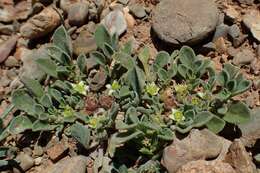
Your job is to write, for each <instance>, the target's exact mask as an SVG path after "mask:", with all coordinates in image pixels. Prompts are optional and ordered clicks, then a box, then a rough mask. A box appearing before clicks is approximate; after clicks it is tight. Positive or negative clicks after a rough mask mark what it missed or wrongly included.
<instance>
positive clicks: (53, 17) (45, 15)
mask: <svg viewBox="0 0 260 173" xmlns="http://www.w3.org/2000/svg"><path fill="white" fill-rule="evenodd" d="M59 24H60V16H59V14H58V13H57V11H55V10H54V9H53V8H51V7H48V8H45V9H44V10H43V11H41V12H40V13H39V14H37V15H35V16H33V17H32V18H30V19H29V20H28V21H27V22H26V23H25V24H24V25H22V27H21V28H20V32H21V35H22V36H23V37H26V38H28V39H35V38H39V37H42V36H45V35H46V34H48V33H50V32H52V31H53V30H54V29H55V28H56V27H57V26H58V25H59Z"/></svg>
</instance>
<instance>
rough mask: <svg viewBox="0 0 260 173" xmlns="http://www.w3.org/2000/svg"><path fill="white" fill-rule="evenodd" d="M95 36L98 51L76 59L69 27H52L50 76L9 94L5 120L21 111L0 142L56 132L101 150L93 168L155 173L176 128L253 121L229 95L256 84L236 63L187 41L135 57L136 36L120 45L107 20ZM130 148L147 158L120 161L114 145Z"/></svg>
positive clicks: (217, 127)
mask: <svg viewBox="0 0 260 173" xmlns="http://www.w3.org/2000/svg"><path fill="white" fill-rule="evenodd" d="M94 37H95V39H96V44H97V47H98V48H97V50H95V51H93V52H91V53H89V54H87V55H83V54H82V55H80V56H78V57H77V59H76V60H74V59H73V53H72V52H73V51H72V45H71V40H70V37H69V35H68V33H67V31H66V29H65V28H64V27H63V26H61V27H59V28H58V29H57V30H56V31H55V33H54V35H53V38H52V43H51V44H50V46H48V47H47V48H46V49H47V51H48V55H47V56H46V57H39V58H37V59H36V62H37V63H38V65H39V68H41V69H42V70H43V71H44V72H45V73H46V75H47V78H46V79H47V80H46V81H44V83H45V84H43V81H38V80H35V79H31V78H28V77H24V76H23V77H22V78H21V81H22V83H23V84H24V87H23V88H20V89H18V90H15V91H14V92H13V93H12V105H11V106H10V107H9V109H7V110H6V112H5V113H4V115H3V116H2V117H1V119H0V120H1V121H2V119H3V118H5V116H6V115H7V114H8V113H9V112H10V111H11V110H13V109H14V108H15V110H14V111H15V115H16V116H15V117H14V118H13V119H12V121H11V122H10V124H9V125H8V127H7V128H5V129H3V128H2V127H1V130H0V141H1V140H3V139H4V138H6V137H7V136H8V135H10V134H13V135H15V134H19V133H23V132H25V131H29V130H30V131H33V132H40V131H56V133H57V135H59V134H61V133H64V134H66V135H68V136H71V137H73V138H75V139H76V140H77V141H78V142H79V144H81V145H82V146H83V147H84V148H85V149H87V150H90V149H91V150H92V151H93V150H95V151H97V152H100V153H102V154H100V155H99V156H98V157H96V158H94V160H95V169H96V170H98V169H100V170H103V171H111V170H112V169H114V170H117V171H119V172H120V171H121V172H138V173H142V172H154V173H156V172H160V169H161V166H160V164H159V163H158V161H157V159H158V158H160V155H161V151H162V148H164V147H165V146H167V145H168V144H169V143H170V142H171V141H172V140H174V136H175V135H174V133H175V132H179V133H187V132H189V131H190V130H191V129H192V128H201V127H207V128H209V129H210V130H212V131H213V132H215V133H219V132H220V131H222V130H223V128H224V127H225V125H226V124H227V123H231V124H235V125H237V124H240V123H245V122H247V121H249V120H250V111H249V109H248V107H247V106H246V105H245V104H244V103H243V102H241V101H234V100H233V99H232V97H233V96H235V95H238V94H240V93H243V92H245V91H246V90H248V89H249V88H250V85H251V83H250V82H249V81H248V80H246V79H244V78H243V76H242V74H240V73H239V72H238V69H236V68H235V67H234V66H232V65H231V64H225V65H224V67H223V70H222V71H221V72H220V73H219V74H217V72H216V71H215V70H214V66H213V63H212V61H210V60H209V59H205V58H201V57H199V56H196V55H195V53H194V51H193V50H192V49H191V48H190V47H187V46H184V47H182V48H181V50H180V51H174V52H173V53H172V54H169V53H167V52H165V51H161V52H159V53H158V54H157V55H156V59H155V61H154V62H153V63H151V62H150V61H149V59H150V54H149V48H148V47H144V48H143V49H141V51H140V53H139V54H138V55H136V56H135V55H134V54H133V52H132V49H133V45H132V42H127V43H126V44H124V45H122V46H121V47H120V46H119V45H118V36H117V35H112V36H111V35H110V34H109V32H108V31H107V30H106V28H105V27H104V26H103V25H99V26H98V27H97V30H96V32H95V34H94ZM167 88H170V90H169V91H170V92H171V93H170V94H172V95H173V96H174V99H175V102H176V105H175V106H173V107H172V110H171V111H170V112H167V110H166V109H164V103H163V101H162V100H161V98H162V97H161V95H162V93H163V91H164V90H166V89H167ZM100 95H107V96H109V97H111V98H112V101H111V105H112V106H111V107H110V106H109V107H107V108H106V109H101V108H100V107H99V106H100V105H99V103H98V97H99V96H100ZM91 98H93V99H91ZM86 104H87V105H86ZM86 108H89V109H91V111H89V109H88V110H87V109H86ZM104 146H107V147H105V148H102V147H104ZM129 146H135V148H134V149H133V150H135V152H137V153H139V155H140V157H141V158H142V159H143V160H145V162H142V163H141V164H140V165H138V167H136V168H130V169H128V168H127V167H126V166H125V165H118V164H117V163H115V162H116V161H115V160H116V159H114V158H115V157H120V155H118V154H117V151H118V150H119V149H120V148H128V147H129ZM101 148H102V152H101V151H100V149H101Z"/></svg>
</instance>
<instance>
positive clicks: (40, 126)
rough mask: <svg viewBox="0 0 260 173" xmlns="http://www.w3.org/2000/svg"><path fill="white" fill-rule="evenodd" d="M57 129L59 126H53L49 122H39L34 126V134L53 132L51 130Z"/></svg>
mask: <svg viewBox="0 0 260 173" xmlns="http://www.w3.org/2000/svg"><path fill="white" fill-rule="evenodd" d="M56 127H58V126H57V125H51V124H49V123H48V122H44V121H39V120H37V121H35V122H34V123H33V125H32V131H33V132H37V131H51V130H54V129H55V128H56Z"/></svg>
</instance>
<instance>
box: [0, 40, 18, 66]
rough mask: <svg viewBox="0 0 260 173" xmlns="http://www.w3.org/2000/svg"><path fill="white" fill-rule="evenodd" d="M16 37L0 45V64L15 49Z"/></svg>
mask: <svg viewBox="0 0 260 173" xmlns="http://www.w3.org/2000/svg"><path fill="white" fill-rule="evenodd" d="M17 39H18V37H17V36H13V37H10V38H9V39H8V40H7V41H5V42H3V43H2V44H1V45H0V63H2V62H4V61H5V60H6V58H7V57H8V56H9V54H10V53H11V52H12V50H13V49H14V48H15V45H16V42H17Z"/></svg>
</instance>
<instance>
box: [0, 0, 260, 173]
mask: <svg viewBox="0 0 260 173" xmlns="http://www.w3.org/2000/svg"><path fill="white" fill-rule="evenodd" d="M100 22H101V23H103V24H104V25H105V26H106V27H107V28H108V29H109V32H110V33H117V34H118V35H120V43H125V42H126V41H128V40H133V41H134V45H135V46H134V49H135V51H138V50H139V49H140V48H141V47H143V46H144V45H148V46H149V49H150V52H151V56H152V57H151V59H153V58H154V57H155V54H156V53H157V52H158V51H159V50H167V51H169V52H171V51H173V50H175V49H178V48H180V47H181V46H182V45H190V46H192V47H193V48H194V50H195V51H196V53H198V54H201V55H203V56H206V57H209V58H211V59H212V60H213V61H214V62H215V64H216V68H217V69H218V70H220V69H221V68H222V64H223V63H225V62H231V63H233V64H234V65H236V66H238V67H240V70H241V72H243V74H244V75H245V76H246V78H247V79H250V80H251V81H252V82H253V85H252V87H251V89H250V90H249V91H247V92H246V93H245V94H243V95H242V96H239V97H237V98H236V99H243V100H245V102H246V103H247V104H248V105H249V107H250V108H252V109H253V110H255V111H254V112H255V117H256V118H255V121H253V122H252V123H250V124H246V125H244V126H241V132H240V133H241V134H240V136H239V137H237V136H236V137H228V138H227V139H224V138H222V137H219V136H216V135H214V134H212V133H211V132H209V131H207V130H202V131H199V130H193V131H192V132H191V133H190V134H189V136H187V137H186V138H184V139H181V140H176V141H174V142H173V144H172V145H170V146H168V147H167V148H166V149H165V150H164V152H165V153H164V156H163V158H162V164H163V165H164V166H165V168H166V169H167V170H168V172H169V173H175V172H177V173H193V172H194V173H209V172H214V173H224V172H225V173H257V167H259V164H258V163H257V162H256V160H253V158H252V156H254V155H255V154H257V153H260V147H259V140H258V139H259V138H260V126H259V123H260V118H259V117H260V114H259V106H260V96H259V94H260V44H259V43H260V1H259V0H255V1H254V0H215V2H213V1H211V0H0V74H1V75H0V113H1V112H3V111H4V110H5V109H6V108H7V106H8V105H9V104H10V94H11V92H12V91H13V90H15V89H17V88H19V87H20V86H21V82H20V80H19V77H20V76H23V75H24V76H29V77H32V78H34V79H42V78H43V77H44V76H43V75H44V74H43V73H42V72H41V71H40V70H39V69H38V67H37V65H36V64H35V62H34V61H33V60H34V59H35V58H38V57H40V56H41V55H42V54H43V52H42V51H41V50H42V47H44V46H46V45H47V44H48V42H50V40H51V35H52V34H53V31H54V30H55V29H56V28H57V27H58V26H59V25H60V24H64V25H65V26H66V28H67V29H68V31H69V33H70V35H71V38H72V39H73V48H74V49H73V50H74V52H73V53H74V54H75V56H76V55H79V54H81V53H84V54H88V53H89V52H91V51H92V50H95V49H96V44H95V41H94V39H93V37H92V34H93V32H94V31H95V28H96V25H97V24H99V23H100ZM12 116H13V115H12V114H10V115H8V117H7V118H6V119H5V121H4V126H7V124H8V123H9V122H10V120H11V119H12ZM225 135H226V134H225ZM226 136H228V135H226ZM235 138H236V139H235ZM2 144H3V145H8V146H13V147H14V148H15V150H16V152H17V153H18V155H17V157H16V159H17V160H19V161H20V169H18V168H14V169H13V170H3V171H2V172H3V173H9V172H14V173H18V172H28V173H36V172H40V173H65V172H66V173H71V172H77V173H84V172H86V171H87V172H93V163H92V160H91V156H88V155H87V153H85V156H83V155H78V154H77V153H78V151H77V150H78V149H77V146H76V144H75V141H73V140H72V139H70V138H67V137H65V136H63V137H62V138H61V139H59V138H57V137H56V136H55V135H54V134H51V135H49V136H47V137H46V136H44V137H41V136H40V137H39V136H35V135H34V134H25V135H17V136H11V137H8V138H7V139H6V141H5V142H4V143H2ZM76 151H77V152H76ZM0 172H1V170H0ZM258 172H260V171H258Z"/></svg>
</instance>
